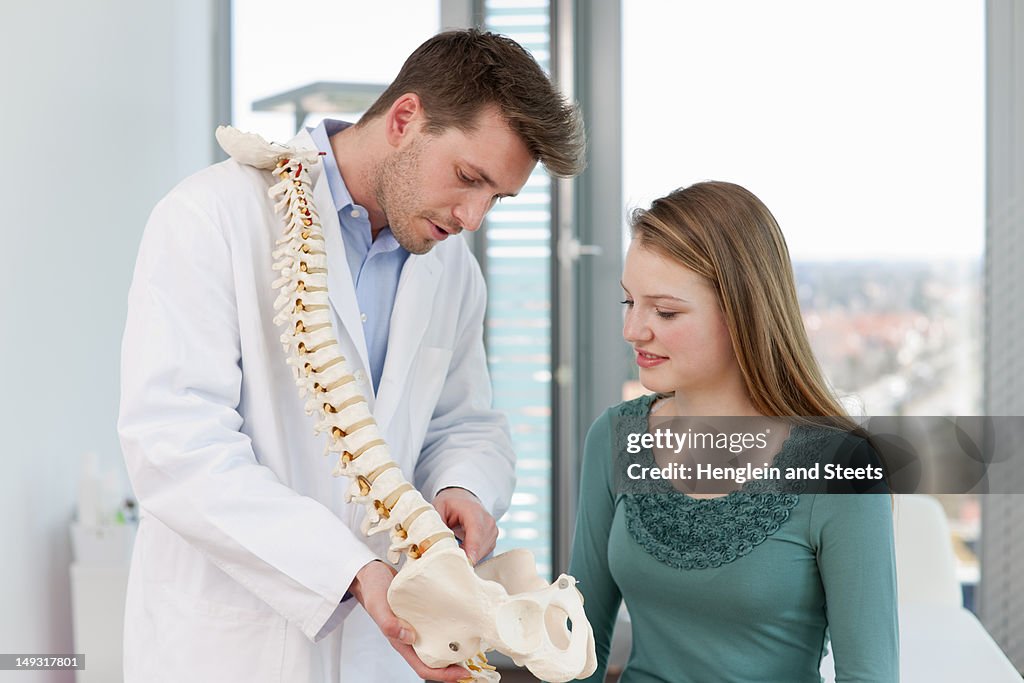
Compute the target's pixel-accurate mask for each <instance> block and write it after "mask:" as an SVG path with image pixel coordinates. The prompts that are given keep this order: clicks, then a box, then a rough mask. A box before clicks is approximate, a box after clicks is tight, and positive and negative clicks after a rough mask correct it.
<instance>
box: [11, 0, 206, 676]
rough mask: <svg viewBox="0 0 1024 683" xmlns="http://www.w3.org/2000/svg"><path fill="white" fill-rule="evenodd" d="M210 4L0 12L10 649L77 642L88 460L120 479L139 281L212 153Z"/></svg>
mask: <svg viewBox="0 0 1024 683" xmlns="http://www.w3.org/2000/svg"><path fill="white" fill-rule="evenodd" d="M213 5H214V0H147V1H146V2H133V1H131V0H96V1H95V2H68V1H66V0H64V1H60V0H36V1H35V2H20V3H15V2H6V1H5V2H4V3H3V6H2V9H0V63H2V64H3V68H2V69H0V98H2V99H0V136H2V137H0V149H2V150H3V151H2V159H0V167H2V168H0V230H2V232H0V235H2V241H0V245H2V246H0V311H2V315H3V322H2V323H0V330H2V334H0V435H2V437H3V441H2V442H0V604H2V605H3V609H2V610H0V615H2V616H0V652H8V653H14V652H26V653H30V652H31V653H43V652H71V651H72V644H71V622H70V618H71V617H70V599H69V587H68V586H69V582H68V564H69V561H70V547H69V541H68V523H69V521H70V520H71V516H72V513H73V510H74V506H75V501H76V484H77V478H78V471H79V462H80V460H81V457H82V454H83V453H85V452H87V451H94V452H96V453H97V454H98V455H99V457H100V463H101V466H102V467H103V468H106V469H112V468H115V467H116V468H117V469H118V472H120V473H121V476H122V477H123V465H122V464H121V456H120V449H119V446H118V440H117V434H116V427H115V421H116V415H117V403H118V357H119V348H120V337H121V332H122V328H123V325H124V315H125V301H126V293H127V289H128V284H129V282H130V278H131V272H132V268H133V265H134V260H135V252H136V249H137V247H138V243H139V238H140V236H141V233H142V228H143V225H144V223H145V220H146V217H147V216H148V213H149V211H150V209H151V207H152V206H153V204H154V203H155V202H156V201H157V200H158V199H159V198H160V197H161V196H162V195H163V194H164V193H165V192H166V191H167V190H168V189H170V188H171V187H172V186H173V185H174V184H175V183H176V182H177V181H178V180H179V179H181V178H182V177H184V176H185V175H187V174H188V173H189V172H191V171H193V170H196V169H198V168H200V167H202V166H204V165H206V164H207V163H209V161H210V160H211V157H212V150H213V137H212V131H213V125H214V122H213V120H212V119H213V114H212V111H213V87H214V86H213V69H212V64H213V61H214V60H213V47H214V46H213V41H214V23H215V22H214V16H215V12H214V8H213ZM125 481H126V480H125ZM125 486H126V487H127V485H125ZM126 490H127V488H126ZM7 677H12V678H11V679H10V680H16V681H17V682H18V683H28V682H30V681H53V682H56V681H62V682H63V681H71V680H72V678H71V676H70V674H67V673H55V672H50V673H43V672H40V673H27V672H19V673H11V672H0V681H6V680H8V678H7Z"/></svg>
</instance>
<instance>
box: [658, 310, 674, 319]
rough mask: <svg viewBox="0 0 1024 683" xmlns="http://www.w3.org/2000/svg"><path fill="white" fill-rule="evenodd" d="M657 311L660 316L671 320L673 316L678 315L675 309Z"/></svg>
mask: <svg viewBox="0 0 1024 683" xmlns="http://www.w3.org/2000/svg"><path fill="white" fill-rule="evenodd" d="M655 312H656V313H657V314H658V317H659V318H663V319H664V320H671V319H672V318H674V317H676V312H675V311H655Z"/></svg>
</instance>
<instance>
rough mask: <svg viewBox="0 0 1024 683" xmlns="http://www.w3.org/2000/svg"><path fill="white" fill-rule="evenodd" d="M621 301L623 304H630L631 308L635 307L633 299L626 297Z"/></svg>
mask: <svg viewBox="0 0 1024 683" xmlns="http://www.w3.org/2000/svg"><path fill="white" fill-rule="evenodd" d="M619 303H620V304H622V305H623V306H629V307H630V308H633V301H632V300H631V299H626V300H625V301H620V302H619Z"/></svg>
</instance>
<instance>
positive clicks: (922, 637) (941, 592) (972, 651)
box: [821, 495, 1021, 683]
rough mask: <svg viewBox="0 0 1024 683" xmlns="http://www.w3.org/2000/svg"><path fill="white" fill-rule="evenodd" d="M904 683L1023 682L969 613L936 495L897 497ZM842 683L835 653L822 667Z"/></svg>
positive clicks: (825, 673) (829, 679) (828, 676)
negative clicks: (835, 666)
mask: <svg viewBox="0 0 1024 683" xmlns="http://www.w3.org/2000/svg"><path fill="white" fill-rule="evenodd" d="M894 515H895V516H894V518H893V522H894V531H895V538H896V584H897V588H898V590H899V619H900V681H901V683H925V682H927V683H962V682H963V681H985V683H1021V676H1020V674H1019V673H1018V672H1017V671H1016V670H1015V669H1014V668H1013V665H1012V664H1011V663H1010V660H1009V659H1007V658H1006V655H1005V654H1003V651H1002V650H1000V649H999V646H998V645H996V643H995V641H994V640H992V637H991V636H990V635H989V634H988V632H987V631H986V630H985V628H984V627H983V626H982V625H981V623H980V622H979V621H978V619H977V618H976V617H975V616H974V615H973V614H971V612H970V611H968V610H966V609H964V607H963V597H962V595H963V594H962V593H961V591H960V583H959V582H958V581H957V578H956V559H955V557H954V555H953V543H952V541H951V539H950V533H949V523H948V522H947V521H946V514H945V512H944V511H943V509H942V506H941V505H939V502H938V501H937V500H935V498H932V497H931V496H925V495H899V496H896V501H895V510H894ZM821 674H822V677H823V678H824V680H825V681H826V682H827V683H833V681H835V672H834V662H833V661H832V656H831V653H829V655H827V656H826V657H825V658H824V659H823V660H822V663H821Z"/></svg>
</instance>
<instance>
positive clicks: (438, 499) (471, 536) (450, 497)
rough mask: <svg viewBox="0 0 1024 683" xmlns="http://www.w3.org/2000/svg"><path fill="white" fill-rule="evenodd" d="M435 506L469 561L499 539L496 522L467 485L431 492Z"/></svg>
mask: <svg viewBox="0 0 1024 683" xmlns="http://www.w3.org/2000/svg"><path fill="white" fill-rule="evenodd" d="M434 507H435V508H437V511H438V513H440V515H441V519H443V520H444V523H445V524H447V525H448V528H449V529H451V530H452V531H454V532H455V535H456V537H458V539H459V540H460V541H462V549H463V550H464V551H466V556H467V557H469V562H470V564H474V565H475V564H476V563H477V562H479V561H480V558H482V557H486V556H487V555H488V554H489V553H490V552H491V551H492V550H494V544H495V542H496V541H497V540H498V525H497V524H496V523H495V522H494V518H493V517H491V515H490V513H489V512H487V510H485V509H484V506H483V505H482V504H481V503H480V499H479V498H477V497H476V496H474V495H473V494H472V493H470V492H469V491H467V490H466V489H460V488H456V487H452V488H448V489H442V490H441V491H439V492H438V494H437V495H436V496H434Z"/></svg>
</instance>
